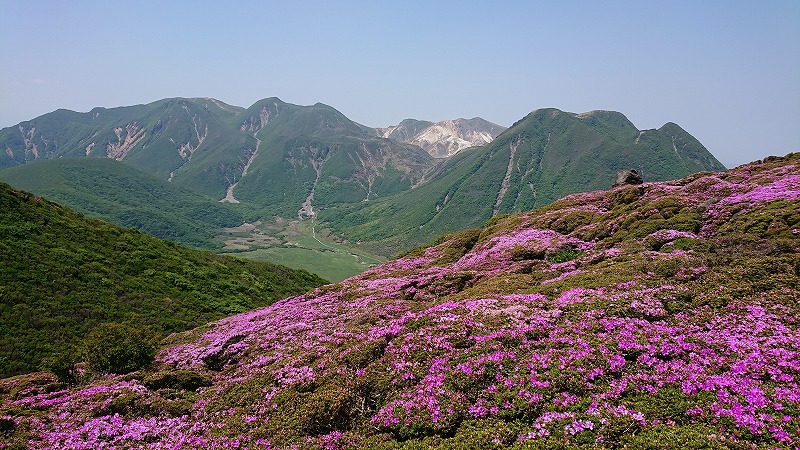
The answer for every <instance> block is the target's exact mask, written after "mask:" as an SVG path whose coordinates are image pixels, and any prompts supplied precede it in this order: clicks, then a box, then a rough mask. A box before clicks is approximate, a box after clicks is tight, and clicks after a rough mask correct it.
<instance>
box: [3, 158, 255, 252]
mask: <svg viewBox="0 0 800 450" xmlns="http://www.w3.org/2000/svg"><path fill="white" fill-rule="evenodd" d="M0 181H3V182H6V183H8V184H10V185H12V186H15V187H17V188H19V189H24V190H26V191H28V192H34V193H36V195H38V196H41V197H46V198H48V199H50V200H52V201H55V202H58V203H60V204H63V205H68V206H69V207H70V208H71V209H74V210H76V211H78V212H80V213H83V214H87V215H90V216H92V217H96V218H99V219H103V220H106V221H109V222H111V223H115V224H117V225H121V226H123V227H128V228H130V227H133V228H136V229H138V230H139V231H141V232H143V233H147V234H150V235H152V236H155V237H157V238H160V239H168V240H171V241H175V242H178V243H180V244H184V245H188V246H190V247H194V248H212V247H213V244H212V240H213V238H214V236H215V234H216V233H217V232H218V230H219V229H220V228H222V227H235V226H237V225H240V224H241V223H242V222H244V221H245V220H246V218H248V217H249V215H250V214H252V213H253V211H248V212H247V214H248V217H246V216H245V214H244V213H243V212H242V210H241V208H237V207H236V206H237V205H231V204H227V203H219V202H217V199H212V198H209V197H205V196H203V195H201V194H196V193H194V192H192V191H190V190H188V189H187V188H186V187H183V186H176V185H174V184H172V183H169V182H167V181H166V180H162V179H160V178H157V177H155V176H153V175H149V174H147V173H144V172H142V171H140V170H138V169H136V168H135V167H132V166H131V165H128V164H125V163H122V162H118V161H115V160H112V159H106V158H59V159H53V160H45V161H39V162H37V163H34V164H25V165H22V166H18V167H14V168H10V169H6V170H3V171H0Z"/></svg>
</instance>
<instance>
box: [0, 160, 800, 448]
mask: <svg viewBox="0 0 800 450" xmlns="http://www.w3.org/2000/svg"><path fill="white" fill-rule="evenodd" d="M796 173H797V168H796V167H795V166H794V165H793V164H779V165H772V166H769V165H767V166H763V165H758V164H754V165H750V166H743V167H741V168H739V169H736V170H734V171H730V172H726V173H723V174H706V175H703V176H697V177H690V178H688V179H685V180H680V181H676V182H670V183H654V184H646V185H644V186H643V194H642V197H641V199H642V201H643V202H644V201H649V200H653V199H658V198H665V197H670V198H673V199H676V201H679V202H682V203H683V204H685V205H686V207H687V208H695V209H697V208H701V207H702V208H703V209H702V229H701V230H700V231H699V232H697V233H693V232H689V231H685V230H683V231H682V230H674V229H660V230H656V231H654V232H652V233H649V234H647V235H645V236H644V237H639V238H637V239H635V240H632V241H625V242H622V243H620V242H616V241H613V240H608V241H607V240H603V239H604V237H593V238H590V237H588V236H592V234H591V233H589V231H591V230H593V229H594V228H592V227H596V226H597V224H598V223H600V222H602V221H604V220H607V223H606V222H604V223H603V226H607V227H608V229H609V230H612V235H613V230H614V229H615V227H617V228H618V227H619V226H621V224H622V223H623V221H624V218H621V217H616V218H615V217H613V205H612V204H611V203H612V200H610V198H611V196H610V195H609V194H608V193H607V192H592V193H586V194H578V195H575V196H571V197H568V198H566V199H564V200H562V201H560V204H561V206H560V207H559V208H553V209H548V210H544V211H534V212H530V213H526V214H525V215H523V216H521V217H515V218H510V219H508V220H509V222H508V223H509V224H511V225H509V226H507V227H502V226H498V227H496V228H497V229H496V230H495V231H494V232H493V234H489V235H488V236H483V237H482V238H481V239H480V241H479V242H478V243H477V244H476V245H475V246H474V247H473V248H471V249H470V250H469V251H467V253H466V254H464V255H463V256H461V257H460V258H458V260H456V261H449V262H440V258H441V257H442V255H443V254H444V253H445V250H446V249H447V245H448V242H447V241H446V242H444V243H442V244H441V245H439V246H436V247H431V248H428V249H427V250H426V251H425V252H424V253H423V254H422V255H421V256H419V255H418V256H413V257H406V258H401V259H398V260H396V261H392V262H389V263H386V264H384V265H382V266H380V267H377V268H374V269H372V270H370V271H368V272H365V273H363V274H361V275H359V276H356V277H353V278H350V279H348V280H345V281H344V282H342V283H339V284H336V285H331V286H326V287H323V288H320V289H317V290H316V291H314V292H311V293H308V294H306V295H303V296H298V297H293V298H288V299H285V300H282V301H280V302H278V303H276V304H274V305H272V306H269V307H266V308H262V309H259V310H256V311H251V312H248V313H245V314H240V315H237V316H233V317H229V318H226V319H223V320H220V321H218V322H215V323H211V324H208V325H207V326H204V327H201V328H199V329H197V330H194V331H191V332H188V333H185V334H183V335H178V336H172V337H170V340H169V342H171V343H170V344H169V345H168V346H166V347H165V348H164V349H163V350H162V351H161V352H160V353H159V355H158V356H157V363H156V365H157V366H158V368H159V369H158V370H162V371H163V370H178V369H180V370H194V371H198V372H203V373H206V374H209V375H210V376H211V381H212V384H211V386H209V387H204V388H200V389H199V390H198V391H197V392H196V393H191V394H189V393H185V394H186V398H189V399H191V401H190V405H189V411H188V412H185V413H181V414H172V415H170V414H168V413H164V412H160V411H161V410H157V409H155V407H151V408H150V409H147V408H144V410H146V411H147V412H144V413H141V414H137V413H126V412H125V411H115V410H113V406H114V405H115V404H117V403H118V402H119V401H120V400H119V399H123V398H134V399H137V400H136V402H137V403H136V404H137V405H140V406H141V405H144V406H146V407H147V406H152V405H159V404H165V403H166V404H169V402H171V401H173V400H172V399H171V398H168V396H167V394H166V393H165V392H161V391H155V390H150V389H148V388H147V387H145V384H143V382H142V380H141V377H139V378H137V376H136V375H135V374H134V375H133V376H125V377H123V376H119V377H106V378H104V379H102V380H99V381H96V382H94V383H93V384H89V385H84V386H80V387H76V388H72V389H60V390H55V391H50V392H40V391H38V390H31V391H25V392H23V391H21V390H18V391H19V392H20V393H19V394H17V395H16V396H11V397H8V398H7V399H6V400H5V403H4V404H3V405H2V407H3V410H2V411H0V413H2V414H5V415H4V416H2V417H5V418H6V419H5V420H6V422H9V423H13V428H14V429H15V430H16V431H15V433H17V432H18V433H21V434H19V436H22V435H23V434H22V433H24V436H26V437H25V439H27V441H26V442H27V445H28V446H29V447H31V448H73V449H83V448H87V449H88V448H109V449H113V448H153V449H161V448H170V449H179V448H201V447H202V448H209V449H211V448H273V444H271V442H274V439H273V438H272V436H264V435H262V434H258V433H255V434H254V433H252V432H251V431H252V430H264V429H268V427H267V428H265V427H266V426H267V425H269V424H271V423H274V422H275V421H277V420H283V419H282V417H284V415H285V414H286V413H287V411H294V410H295V409H296V408H298V407H302V405H297V404H294V403H292V402H294V401H295V400H293V399H295V398H298V397H297V396H293V395H289V394H292V393H297V392H301V393H303V392H310V391H314V390H321V389H334V388H336V389H343V387H342V383H345V384H347V385H348V386H349V385H351V384H352V386H361V385H364V384H365V383H367V381H370V382H373V383H374V382H375V380H379V381H380V383H382V384H380V385H374V384H373V385H371V386H373V388H372V389H373V391H377V392H378V394H379V395H376V396H374V398H375V399H377V400H375V402H374V403H372V404H371V403H368V402H367V401H366V396H365V397H364V398H362V400H364V401H363V402H361V403H358V402H356V404H357V405H356V406H357V409H354V410H353V411H352V413H353V414H355V413H356V411H357V413H358V414H359V415H360V416H359V417H361V419H360V420H361V422H359V423H357V424H356V425H352V422H347V423H349V425H347V427H342V428H341V429H337V428H336V426H335V425H331V426H330V427H331V428H330V429H324V428H322V429H319V430H317V432H316V434H313V435H308V436H299V437H296V439H297V441H296V442H297V443H298V444H302V445H312V446H316V447H319V448H329V449H337V448H345V447H347V446H348V445H357V444H358V442H359V441H358V439H362V438H367V437H369V436H361V437H356V436H354V433H351V432H350V430H351V427H356V428H357V427H360V428H357V429H358V430H359V432H358V433H356V434H372V435H374V436H384V437H385V438H386V439H394V438H398V439H408V438H413V437H415V436H427V435H435V434H438V435H442V436H445V435H448V433H450V434H451V433H452V430H453V429H456V428H458V426H459V424H461V423H463V422H465V421H473V420H476V421H482V420H500V421H507V422H512V421H515V423H518V424H522V425H520V426H521V427H522V428H521V431H518V432H516V433H517V434H516V435H515V436H513V439H512V440H511V441H508V442H507V443H508V444H509V445H513V444H514V443H523V442H527V441H535V440H538V439H552V438H559V439H564V440H573V441H575V442H587V439H588V441H590V442H592V443H593V444H592V445H597V446H600V447H602V446H603V445H606V444H607V443H610V442H613V441H614V440H615V439H620V436H619V430H620V429H623V430H627V432H629V433H632V434H637V433H642V432H646V431H647V430H650V429H654V428H656V427H660V428H663V427H678V426H692V425H697V426H698V427H701V428H702V427H705V428H702V429H705V430H711V432H713V435H714V436H718V437H719V439H720V440H721V441H724V442H734V441H742V440H747V439H751V438H752V439H753V440H756V441H758V442H762V443H766V444H767V445H770V446H782V447H792V446H797V445H800V330H798V320H800V319H798V317H797V316H796V312H797V308H796V305H797V304H798V301H800V292H798V290H797V289H796V287H792V286H791V285H788V286H775V287H772V288H769V289H766V288H765V289H764V290H762V291H761V292H758V293H753V294H747V293H745V294H741V293H739V294H737V295H734V294H733V293H732V291H733V289H732V288H731V287H729V286H726V285H725V284H724V282H722V281H720V280H724V279H725V278H724V275H725V274H720V273H718V272H715V269H714V268H713V267H710V266H709V265H708V264H707V263H706V261H705V259H704V257H703V256H702V255H700V254H697V253H696V252H695V251H694V250H692V249H676V248H673V247H671V246H669V245H667V244H671V243H674V242H676V241H677V240H678V239H687V240H692V241H704V242H705V240H709V239H712V238H713V237H714V236H715V235H716V234H717V233H718V231H719V230H720V227H722V226H723V225H724V224H725V223H726V222H727V221H729V220H730V219H731V218H732V217H734V216H737V215H741V214H743V212H746V211H751V210H753V209H756V208H759V207H760V206H763V205H766V204H770V203H772V202H789V203H791V204H793V205H795V206H794V208H795V210H797V208H798V207H797V203H798V197H800V176H798V175H796ZM623 189H624V188H623ZM575 213H585V214H587V215H592V216H593V217H596V220H595V221H594V222H593V223H591V224H586V225H581V226H578V227H575V228H574V229H572V230H570V231H568V232H558V231H555V230H554V229H549V228H545V227H541V225H540V224H541V223H544V222H547V223H556V222H557V221H558V220H560V218H559V217H558V214H564V215H567V214H575ZM657 213H658V212H651V211H649V210H648V211H641V212H640V214H642V215H645V216H646V215H648V214H657ZM643 220H646V219H643ZM795 230H796V228H795V229H794V230H793V229H791V228H789V229H787V231H786V233H784V238H786V239H797V237H796V235H797V233H796V232H795ZM695 231H697V230H695ZM653 248H657V250H653ZM565 249H566V250H568V251H571V252H574V253H570V254H571V255H572V259H570V260H568V261H553V260H550V259H548V258H541V257H536V258H532V259H525V258H520V257H519V255H520V254H523V255H529V254H532V255H541V254H544V255H551V254H554V253H555V252H558V251H564V250H565ZM647 264H664V265H665V266H669V267H672V266H677V267H678V269H677V270H672V271H669V272H668V273H667V274H666V275H664V274H661V275H659V274H657V273H655V272H654V271H653V270H651V269H650V268H649V266H647ZM671 265H672V266H671ZM640 266H641V267H640ZM617 273H624V274H627V275H625V279H624V280H622V281H620V280H619V279H616V278H615V276H617V275H614V274H617ZM690 301H693V302H695V304H696V306H693V307H692V308H691V310H687V309H686V308H683V309H681V308H677V309H674V308H675V305H679V306H680V305H682V304H685V303H686V302H690ZM142 376H144V375H142ZM343 380H344V381H343ZM23 381H24V380H23V379H20V380H6V381H4V382H3V383H7V384H8V383H22V382H23ZM348 383H349V384H348ZM333 384H335V386H334V385H333ZM244 386H246V387H247V389H243V388H242V387H244ZM7 390H8V391H10V390H11V389H10V388H9V389H7ZM353 398H359V397H357V395H356V394H353ZM370 398H373V397H370ZM354 408H356V407H354ZM5 411H10V413H9V412H5ZM10 436H12V437H13V433H12V434H11V435H10ZM282 445H283V444H282ZM287 445H288V444H287ZM609 445H610V444H609ZM0 448H3V444H2V443H0Z"/></svg>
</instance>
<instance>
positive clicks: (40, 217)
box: [0, 184, 324, 376]
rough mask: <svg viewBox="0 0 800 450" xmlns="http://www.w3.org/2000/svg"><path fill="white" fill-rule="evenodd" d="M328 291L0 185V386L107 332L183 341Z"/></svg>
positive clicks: (287, 273)
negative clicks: (148, 332)
mask: <svg viewBox="0 0 800 450" xmlns="http://www.w3.org/2000/svg"><path fill="white" fill-rule="evenodd" d="M322 283H324V280H322V279H320V278H319V277H317V276H316V275H311V274H309V273H308V272H305V271H302V270H293V269H288V268H286V267H282V266H276V265H273V264H268V263H258V262H253V261H245V260H240V259H236V258H231V257H225V256H219V255H215V254H212V253H209V252H200V251H196V250H190V249H188V248H184V247H181V246H178V245H176V244H174V243H171V242H168V241H161V240H158V239H155V238H153V237H150V236H147V235H145V234H142V233H140V232H138V231H136V230H132V229H126V228H120V227H118V226H115V225H111V224H109V223H106V222H103V221H100V220H95V219H89V218H85V217H83V216H81V215H80V214H78V213H75V212H73V211H71V210H69V209H67V208H64V207H62V206H60V205H58V204H56V203H51V202H49V201H46V200H43V199H41V198H39V197H36V196H34V195H32V194H29V193H26V192H23V191H19V190H16V189H14V188H11V187H10V186H8V185H6V184H0V376H8V375H12V374H17V373H22V372H27V371H31V370H35V369H36V368H37V367H38V366H39V364H40V363H41V361H42V359H43V358H44V357H46V356H48V355H53V354H57V353H63V352H69V351H71V350H70V349H71V347H72V346H73V345H74V344H75V342H76V341H78V340H80V339H81V338H82V337H83V336H84V335H85V334H86V333H87V332H88V331H89V330H91V329H92V328H93V327H95V326H96V325H98V324H100V323H104V322H123V321H134V322H138V323H141V324H149V325H154V326H155V327H157V328H158V329H159V330H160V331H162V332H164V333H170V332H176V331H182V330H186V329H188V328H191V327H194V326H197V325H199V324H202V323H205V322H207V321H209V320H214V319H218V318H221V317H224V316H226V315H230V314H233V313H237V312H242V311H247V310H250V309H253V308H255V307H258V306H263V305H268V304H270V303H272V302H274V301H276V300H278V299H280V298H283V297H285V296H287V295H290V294H297V293H301V292H304V291H306V290H308V289H310V288H312V287H315V286H319V285H321V284H322Z"/></svg>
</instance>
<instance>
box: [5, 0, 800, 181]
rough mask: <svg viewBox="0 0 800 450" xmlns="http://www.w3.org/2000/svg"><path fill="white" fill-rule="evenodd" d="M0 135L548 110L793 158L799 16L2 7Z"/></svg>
mask: <svg viewBox="0 0 800 450" xmlns="http://www.w3.org/2000/svg"><path fill="white" fill-rule="evenodd" d="M0 11H3V18H4V19H3V23H4V25H3V27H1V28H0V49H2V52H3V55H4V61H5V62H4V64H3V69H2V70H0V127H6V126H11V125H15V124H17V123H19V122H21V121H24V120H28V119H32V118H34V117H36V116H38V115H41V114H44V113H47V112H50V111H53V110H55V109H58V108H66V109H71V110H75V111H88V110H90V109H91V108H92V107H95V106H105V107H114V106H124V105H132V104H139V103H148V102H151V101H155V100H158V99H161V98H165V97H214V98H217V99H219V100H222V101H224V102H227V103H230V104H234V105H238V106H245V107H246V106H250V105H251V104H252V103H254V102H255V101H257V100H259V99H261V98H264V97H271V96H276V97H280V98H281V99H282V100H284V101H287V102H290V103H295V104H301V105H306V104H313V103H316V102H322V103H326V104H329V105H331V106H333V107H335V108H337V109H338V110H340V111H342V112H343V113H344V114H345V115H347V116H348V117H349V118H351V119H353V120H355V121H357V122H359V123H362V124H364V125H369V126H373V127H378V126H388V125H391V124H396V123H397V122H399V121H400V120H402V119H404V118H408V117H412V118H417V119H426V120H433V121H438V120H443V119H453V118H457V117H465V118H471V117H475V116H480V117H483V118H485V119H487V120H490V121H493V122H496V123H498V124H501V125H505V126H509V125H511V124H512V123H513V122H515V121H516V120H518V119H520V118H522V117H523V116H524V115H525V114H527V113H529V112H531V111H533V110H535V109H537V108H545V107H555V108H559V109H562V110H565V111H571V112H584V111H590V110H594V109H608V110H615V111H620V112H622V113H623V114H625V115H626V116H627V117H628V118H629V119H630V120H631V121H632V122H633V123H634V124H635V125H636V126H637V127H638V128H640V129H648V128H657V127H660V126H661V125H663V124H664V123H666V122H669V121H671V122H675V123H677V124H679V125H680V126H682V127H683V128H684V129H686V130H687V131H688V132H690V133H691V134H693V135H694V136H695V137H697V138H698V139H699V140H700V142H702V143H703V144H704V145H705V146H706V147H707V148H708V149H709V150H710V151H711V152H712V153H713V154H714V155H715V156H717V158H718V159H719V160H720V161H722V163H723V164H725V165H726V166H729V167H731V166H735V165H738V164H742V163H745V162H748V161H752V160H755V159H760V158H763V157H765V156H767V155H772V154H774V155H782V154H785V153H788V152H790V151H800V1H796V0H792V1H766V2H755V1H746V2H745V1H720V2H716V1H697V0H694V1H631V2H624V1H602V2H600V1H568V0H565V1H560V0H559V1H548V2H537V1H493V2H488V1H482V2H475V1H468V0H461V1H420V2H417V1H401V2H392V3H389V2H381V1H359V2H357V1H346V0H340V1H292V2H272V1H249V0H240V1H235V2H231V1H227V2H222V1H220V2H211V1H199V0H196V1H177V0H172V1H157V2H156V1H152V2H150V1H128V2H119V1H114V0H106V1H82V0H75V1H41V0H26V1H24V2H23V1H19V0H14V1H11V0H0Z"/></svg>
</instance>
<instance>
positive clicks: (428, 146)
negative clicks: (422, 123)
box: [378, 117, 506, 158]
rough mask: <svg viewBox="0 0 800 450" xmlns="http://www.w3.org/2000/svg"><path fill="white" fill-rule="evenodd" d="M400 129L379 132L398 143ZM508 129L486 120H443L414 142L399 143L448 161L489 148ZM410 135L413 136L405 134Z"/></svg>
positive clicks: (428, 127)
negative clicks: (477, 148)
mask: <svg viewBox="0 0 800 450" xmlns="http://www.w3.org/2000/svg"><path fill="white" fill-rule="evenodd" d="M402 125H403V123H401V124H400V125H397V126H392V127H388V128H381V129H378V132H379V133H380V134H381V135H383V136H384V137H388V138H395V139H397V137H398V135H401V133H400V130H399V129H400V128H401V127H402ZM505 129H506V128H505V127H503V126H500V125H497V124H494V123H491V122H489V121H486V120H483V119H481V118H479V117H476V118H474V119H455V120H443V121H441V122H437V123H434V124H431V125H429V126H427V127H424V128H422V129H421V130H419V131H418V132H417V133H415V134H413V136H412V137H411V138H405V139H399V140H402V141H403V142H406V143H409V144H414V145H417V146H419V147H422V148H423V149H424V150H425V151H427V152H428V153H429V154H430V155H431V156H433V157H434V158H447V157H450V156H453V155H455V154H456V153H458V152H460V151H461V150H464V149H465V148H468V147H475V146H479V145H486V144H488V143H490V142H492V141H493V140H494V138H495V137H497V136H498V135H499V134H500V133H502V132H503V131H505ZM402 134H406V135H408V134H410V133H402Z"/></svg>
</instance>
